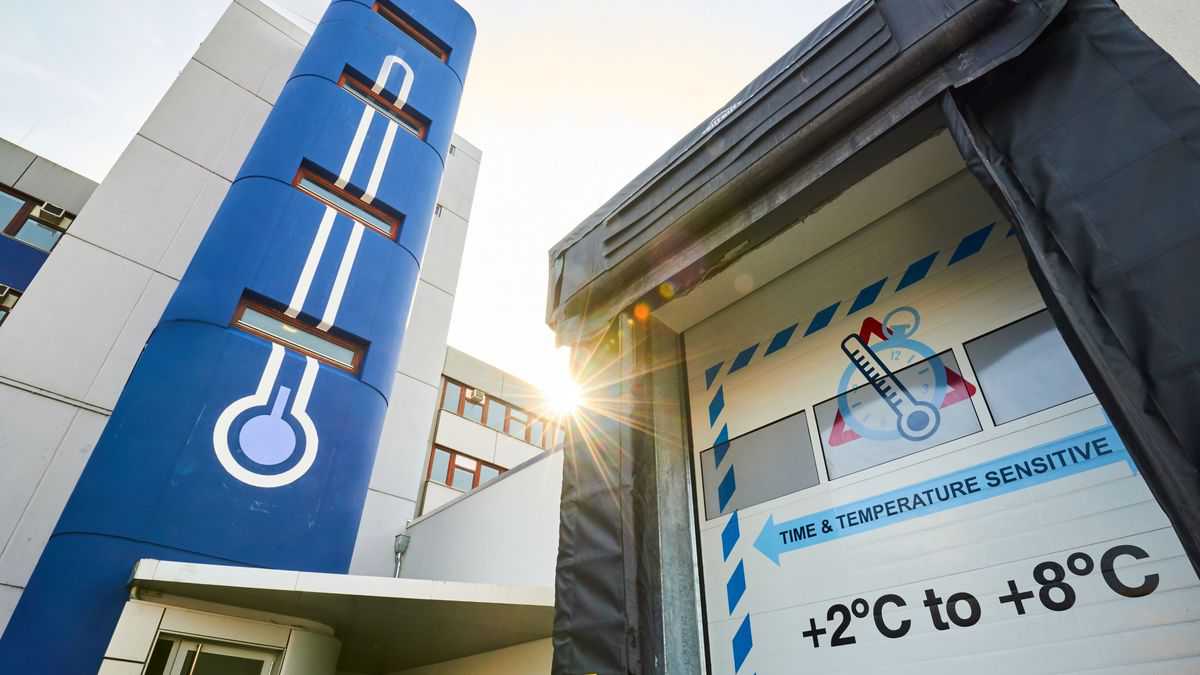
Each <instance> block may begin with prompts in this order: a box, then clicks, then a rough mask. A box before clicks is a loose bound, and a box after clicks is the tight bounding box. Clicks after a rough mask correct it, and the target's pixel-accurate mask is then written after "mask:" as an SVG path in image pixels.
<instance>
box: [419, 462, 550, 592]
mask: <svg viewBox="0 0 1200 675" xmlns="http://www.w3.org/2000/svg"><path fill="white" fill-rule="evenodd" d="M562 469H563V455H562V453H561V452H558V453H554V454H552V455H548V456H546V458H545V459H542V460H541V461H538V462H535V463H533V464H529V465H527V466H525V467H523V468H522V469H521V470H519V471H512V472H509V473H507V474H504V476H503V477H501V478H500V479H498V480H495V481H493V482H491V483H488V484H487V485H486V486H484V487H481V488H479V489H477V490H475V491H473V492H471V493H469V494H468V495H467V496H466V497H463V498H462V499H460V500H458V501H457V502H455V503H453V504H451V505H449V506H447V507H446V508H444V509H442V510H441V511H438V512H436V513H431V514H430V515H428V516H424V517H423V518H421V519H420V520H418V521H416V522H414V523H413V524H412V525H411V526H410V527H409V528H408V533H409V535H411V536H412V540H411V543H410V544H409V548H408V554H407V555H406V556H405V559H404V568H403V573H404V576H406V577H413V578H416V579H437V580H443V581H469V582H475V583H488V584H512V585H518V586H552V585H553V584H554V570H555V567H556V565H557V564H558V503H559V498H560V496H561V494H562ZM427 499H428V497H427ZM430 510H431V509H430V508H428V507H427V508H426V512H427V513H428V512H429V511H430ZM464 534H469V536H464Z"/></svg>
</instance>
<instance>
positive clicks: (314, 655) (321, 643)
mask: <svg viewBox="0 0 1200 675" xmlns="http://www.w3.org/2000/svg"><path fill="white" fill-rule="evenodd" d="M341 651H342V643H341V641H340V640H338V639H337V638H335V637H333V636H330V635H321V634H320V633H310V632H309V631H305V630H293V631H292V636H291V638H290V639H289V640H288V646H287V651H285V652H284V653H283V664H282V665H281V666H280V668H279V675H332V674H333V673H335V672H337V663H338V654H340V653H341Z"/></svg>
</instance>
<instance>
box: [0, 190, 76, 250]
mask: <svg viewBox="0 0 1200 675" xmlns="http://www.w3.org/2000/svg"><path fill="white" fill-rule="evenodd" d="M73 218H74V216H72V215H70V214H68V213H66V212H65V211H62V210H61V209H55V207H53V206H52V205H50V204H43V203H42V202H41V201H40V200H38V199H36V198H34V197H31V196H29V195H27V194H25V193H23V192H20V191H18V190H14V189H12V188H10V187H7V186H5V185H0V232H3V234H4V235H5V236H7V237H11V238H13V239H16V240H17V241H19V242H21V243H23V244H25V245H27V246H32V247H33V248H36V249H38V250H39V251H43V252H45V253H49V252H50V251H52V250H53V249H54V245H55V244H57V243H58V240H59V239H61V238H62V234H63V232H66V230H67V228H68V227H69V226H70V225H71V220H72V219H73Z"/></svg>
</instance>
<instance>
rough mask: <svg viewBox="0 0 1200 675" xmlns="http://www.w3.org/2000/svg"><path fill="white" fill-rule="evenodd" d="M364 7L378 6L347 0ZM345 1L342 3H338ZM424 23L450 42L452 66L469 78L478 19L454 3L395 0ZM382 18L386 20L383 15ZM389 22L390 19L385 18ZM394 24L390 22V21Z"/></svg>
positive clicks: (366, 0)
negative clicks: (468, 72)
mask: <svg viewBox="0 0 1200 675" xmlns="http://www.w3.org/2000/svg"><path fill="white" fill-rule="evenodd" d="M345 2H346V4H350V3H354V4H358V5H361V6H363V7H367V8H370V7H374V5H375V0H345ZM335 4H342V3H340V2H339V3H335ZM392 4H393V5H394V6H396V7H399V8H400V9H401V10H402V11H404V12H405V13H406V14H408V15H409V16H411V17H412V18H413V19H415V20H416V21H417V22H418V23H419V24H420V25H421V26H423V27H425V28H426V29H427V30H429V31H430V32H431V33H433V34H434V35H436V36H437V37H438V38H440V39H441V40H442V41H443V42H445V43H446V44H448V45H450V59H449V62H448V65H449V66H450V68H451V69H452V70H454V72H455V73H457V74H458V77H459V78H460V79H461V80H463V81H466V79H467V68H468V66H469V65H470V60H471V50H472V49H473V48H474V46H475V20H474V19H472V18H471V15H470V14H468V13H467V11H466V10H465V9H463V8H462V7H461V6H459V5H458V4H457V3H454V2H428V1H427V0H392ZM378 20H379V21H384V19H382V18H379V19H378ZM385 23H386V21H385ZM388 25H389V26H390V24H388Z"/></svg>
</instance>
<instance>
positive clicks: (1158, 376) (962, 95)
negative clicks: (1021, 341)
mask: <svg viewBox="0 0 1200 675" xmlns="http://www.w3.org/2000/svg"><path fill="white" fill-rule="evenodd" d="M943 109H944V112H945V114H946V117H947V121H948V124H949V126H950V129H951V132H952V133H953V135H954V138H955V141H956V142H957V143H958V146H959V148H960V149H961V151H962V153H963V156H964V157H965V158H966V159H967V163H968V165H969V167H970V169H971V171H972V172H973V173H974V175H975V176H976V177H977V178H978V179H979V180H980V181H981V182H983V184H984V185H985V186H986V187H987V188H988V189H989V190H990V191H991V193H992V195H993V197H994V198H995V200H996V201H997V202H998V203H999V204H1000V205H1001V207H1002V208H1004V209H1006V210H1007V211H1008V213H1009V216H1010V218H1011V219H1012V222H1013V223H1015V224H1016V228H1017V236H1019V237H1020V240H1021V244H1022V246H1023V247H1024V251H1025V255H1026V257H1027V259H1028V263H1029V268H1030V270H1031V271H1032V273H1033V277H1034V279H1035V280H1036V282H1037V284H1038V286H1039V287H1040V289H1041V292H1042V295H1043V296H1044V297H1045V300H1046V303H1047V305H1048V306H1049V308H1050V311H1051V313H1052V314H1053V316H1054V318H1055V321H1056V322H1057V324H1058V327H1059V329H1060V330H1061V331H1062V333H1063V335H1064V337H1065V338H1066V341H1067V344H1068V345H1069V346H1070V348H1071V351H1072V353H1073V354H1074V355H1075V357H1076V359H1077V360H1078V361H1079V364H1080V366H1081V367H1082V369H1083V371H1084V373H1085V375H1086V376H1087V379H1088V381H1089V382H1090V383H1091V386H1092V389H1093V390H1094V391H1095V393H1096V395H1097V397H1099V399H1100V401H1101V403H1102V404H1103V405H1104V408H1105V410H1106V411H1107V412H1108V415H1109V416H1110V418H1111V420H1112V422H1113V424H1114V425H1115V426H1116V428H1117V430H1118V431H1119V432H1120V434H1121V436H1122V438H1123V439H1124V440H1125V442H1126V445H1127V446H1128V447H1129V451H1130V453H1131V454H1132V455H1133V457H1134V459H1135V461H1136V462H1137V464H1138V467H1139V469H1140V470H1141V472H1142V474H1143V475H1144V477H1145V479H1146V482H1147V483H1148V484H1149V485H1150V489H1151V490H1152V491H1153V493H1154V496H1155V497H1156V498H1157V499H1158V502H1159V504H1161V505H1162V507H1163V509H1164V510H1165V511H1166V513H1167V515H1168V516H1169V517H1170V520H1171V522H1172V524H1174V526H1175V530H1176V532H1177V533H1178V534H1179V537H1180V539H1181V540H1182V541H1183V545H1184V548H1185V550H1186V551H1187V554H1188V556H1189V557H1190V558H1191V560H1192V564H1193V566H1196V567H1197V569H1198V570H1200V352H1198V351H1197V350H1196V348H1195V347H1193V346H1191V345H1192V343H1193V341H1196V340H1198V338H1200V236H1198V235H1200V85H1198V84H1197V82H1196V81H1195V80H1194V79H1193V78H1192V77H1190V76H1189V75H1188V74H1187V72H1185V71H1184V69H1183V68H1182V67H1181V66H1180V65H1179V64H1178V63H1176V62H1175V61H1174V60H1173V59H1172V58H1171V57H1170V56H1169V55H1168V54H1167V53H1166V52H1164V51H1163V50H1162V49H1161V48H1160V47H1159V46H1158V45H1157V44H1155V43H1154V42H1153V41H1152V40H1150V39H1149V38H1148V37H1147V36H1146V35H1145V34H1143V33H1142V31H1141V30H1140V29H1138V27H1137V26H1136V25H1135V24H1134V23H1133V22H1132V21H1130V19H1129V18H1128V17H1127V16H1125V14H1124V13H1123V12H1122V11H1121V10H1120V9H1119V8H1118V7H1117V5H1116V4H1115V3H1114V2H1112V0H1072V1H1071V2H1068V3H1067V5H1066V7H1065V9H1064V10H1063V11H1062V13H1061V14H1059V16H1058V17H1057V18H1056V19H1055V21H1054V22H1053V23H1052V24H1051V25H1050V27H1049V28H1048V29H1047V30H1046V32H1045V33H1044V34H1043V35H1042V37H1041V38H1039V39H1038V40H1037V41H1036V42H1035V43H1034V44H1033V45H1032V46H1031V47H1030V48H1029V49H1028V50H1026V51H1025V52H1024V53H1023V54H1021V55H1020V56H1018V57H1016V58H1015V59H1013V60H1012V61H1011V62H1009V63H1007V64H1005V65H1004V66H1002V67H1000V68H997V69H995V70H993V71H991V72H989V73H988V74H986V75H984V76H983V77H981V78H979V79H978V80H976V81H975V82H973V83H971V84H969V85H967V86H965V87H962V88H959V89H956V90H954V91H952V92H951V93H949V94H947V95H946V96H945V98H944V99H943Z"/></svg>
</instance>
